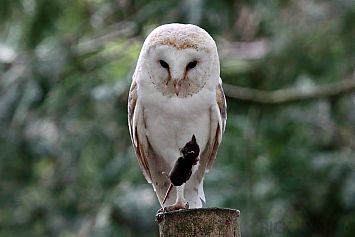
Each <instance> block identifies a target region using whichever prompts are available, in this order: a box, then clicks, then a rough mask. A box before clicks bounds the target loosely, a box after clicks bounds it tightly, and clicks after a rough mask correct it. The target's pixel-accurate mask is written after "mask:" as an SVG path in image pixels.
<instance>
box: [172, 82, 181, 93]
mask: <svg viewBox="0 0 355 237" xmlns="http://www.w3.org/2000/svg"><path fill="white" fill-rule="evenodd" d="M173 84H174V88H175V94H176V96H179V92H180V86H181V81H178V80H174V81H173Z"/></svg>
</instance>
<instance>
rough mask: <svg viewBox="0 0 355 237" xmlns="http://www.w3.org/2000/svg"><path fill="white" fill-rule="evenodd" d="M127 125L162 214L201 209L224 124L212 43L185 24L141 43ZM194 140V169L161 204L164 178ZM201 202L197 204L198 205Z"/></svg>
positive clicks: (200, 31) (165, 29)
mask: <svg viewBox="0 0 355 237" xmlns="http://www.w3.org/2000/svg"><path fill="white" fill-rule="evenodd" d="M128 124H129V131H130V135H131V139H132V144H133V147H134V150H135V153H136V156H137V158H138V163H139V165H140V168H141V169H142V171H143V174H144V176H145V178H146V180H147V181H148V182H149V183H151V184H152V185H153V187H154V190H155V192H156V194H157V197H158V200H159V202H160V204H161V205H162V206H163V207H164V210H166V211H170V210H178V209H187V208H200V207H202V201H204V202H205V201H206V200H205V194H204V191H203V178H204V174H205V172H207V171H208V170H209V169H210V168H211V167H212V165H213V162H214V160H215V158H216V153H217V150H218V147H219V145H220V143H221V140H222V135H223V132H224V129H225V124H226V101H225V96H224V92H223V89H222V80H221V78H220V66H219V57H218V53H217V47H216V44H215V42H214V40H213V39H212V37H211V36H210V35H209V34H208V33H207V32H206V31H205V30H203V29H202V28H200V27H198V26H195V25H190V24H177V23H173V24H166V25H162V26H159V27H157V28H156V29H154V30H153V31H152V32H151V33H150V34H149V35H148V37H147V38H146V40H145V41H144V44H143V47H142V50H141V52H140V55H139V59H138V62H137V66H136V69H135V72H134V74H133V78H132V84H131V87H130V91H129V98H128ZM193 134H195V137H196V140H197V142H198V144H199V146H200V151H201V153H200V160H199V164H198V165H196V166H194V169H193V172H192V175H191V177H190V179H189V180H188V181H187V182H186V183H185V184H183V185H181V186H176V187H174V188H173V190H172V191H171V192H170V195H169V197H168V199H167V200H166V202H165V204H163V199H164V196H165V193H166V191H167V189H168V187H169V184H170V180H169V179H168V178H167V177H166V176H165V175H164V174H163V173H164V172H169V171H170V170H171V169H172V168H173V166H174V163H175V161H176V160H177V159H178V157H179V156H180V150H179V148H181V147H183V146H184V145H185V143H186V142H187V141H189V140H190V139H191V136H192V135H193ZM201 200H202V201H201Z"/></svg>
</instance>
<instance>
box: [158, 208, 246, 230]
mask: <svg viewBox="0 0 355 237" xmlns="http://www.w3.org/2000/svg"><path fill="white" fill-rule="evenodd" d="M239 214H240V212H239V211H238V210H235V209H227V208H199V209H187V210H179V211H172V212H166V213H161V214H158V215H157V216H156V219H157V221H158V223H159V234H160V237H180V236H181V237H198V236H201V237H202V236H204V237H208V236H211V237H218V236H221V237H240V236H241V234H240V228H239V223H238V218H239Z"/></svg>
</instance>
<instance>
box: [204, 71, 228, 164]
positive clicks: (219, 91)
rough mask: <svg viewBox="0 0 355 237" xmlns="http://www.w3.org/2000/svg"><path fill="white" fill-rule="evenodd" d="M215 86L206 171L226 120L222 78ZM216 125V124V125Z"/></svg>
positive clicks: (213, 155)
mask: <svg viewBox="0 0 355 237" xmlns="http://www.w3.org/2000/svg"><path fill="white" fill-rule="evenodd" d="M218 82H219V83H218V85H217V87H216V104H215V107H213V108H212V110H211V131H210V136H211V137H210V142H209V146H210V155H209V159H208V161H207V165H206V171H208V170H209V169H211V167H212V165H213V162H214V160H215V159H216V155H217V151H218V147H219V144H220V143H221V141H222V135H223V132H224V130H225V127H226V121H227V103H226V98H225V95H224V92H223V88H222V80H221V78H219V81H218ZM216 125H217V126H216Z"/></svg>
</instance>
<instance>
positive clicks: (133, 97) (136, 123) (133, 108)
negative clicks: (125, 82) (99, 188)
mask: <svg viewBox="0 0 355 237" xmlns="http://www.w3.org/2000/svg"><path fill="white" fill-rule="evenodd" d="M137 99H138V94H137V83H136V81H135V75H133V82H132V85H131V88H130V90H129V96H128V125H129V132H130V135H131V140H132V143H133V147H134V151H135V152H136V155H137V159H138V163H139V165H140V167H141V169H142V171H143V175H144V177H145V178H146V180H147V181H148V182H149V183H151V182H152V176H151V173H150V170H149V164H148V159H147V154H146V150H147V147H148V145H149V144H148V141H147V139H146V136H145V134H140V133H142V132H143V131H144V130H145V129H144V128H141V127H142V126H144V117H143V109H142V108H141V106H140V105H138V106H137Z"/></svg>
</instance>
